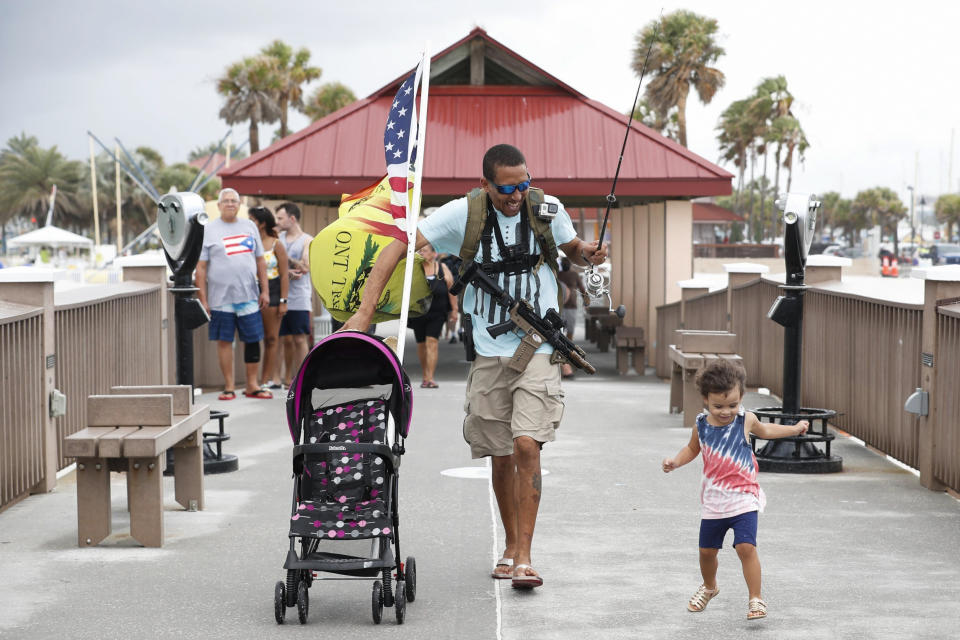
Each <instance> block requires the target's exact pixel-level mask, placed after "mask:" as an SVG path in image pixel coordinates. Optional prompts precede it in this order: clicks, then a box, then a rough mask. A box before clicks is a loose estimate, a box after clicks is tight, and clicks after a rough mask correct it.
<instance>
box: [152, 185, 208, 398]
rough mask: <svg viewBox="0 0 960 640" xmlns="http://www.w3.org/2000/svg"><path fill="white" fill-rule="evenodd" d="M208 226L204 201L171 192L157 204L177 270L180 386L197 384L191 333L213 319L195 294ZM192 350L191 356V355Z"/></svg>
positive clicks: (168, 253) (171, 262)
mask: <svg viewBox="0 0 960 640" xmlns="http://www.w3.org/2000/svg"><path fill="white" fill-rule="evenodd" d="M206 223H207V212H206V211H205V210H204V202H203V198H201V197H200V196H199V195H197V194H196V193H192V192H189V191H183V192H180V193H168V194H166V195H164V196H163V197H162V198H160V202H159V204H158V205H157V230H158V231H160V240H161V241H162V242H163V252H164V254H165V255H166V257H167V264H168V265H170V270H171V271H173V276H172V278H171V280H173V287H171V288H170V291H171V293H173V294H174V296H175V299H176V302H175V307H174V319H175V322H176V330H177V384H189V385H192V384H193V350H192V348H190V347H192V344H193V343H192V342H191V338H190V333H189V332H190V331H192V330H193V329H196V328H198V327H201V326H203V325H204V324H206V323H207V322H209V321H210V316H209V314H207V311H206V310H205V309H204V308H203V305H202V304H200V301H199V300H197V299H196V298H195V297H194V296H193V294H194V293H196V292H197V288H196V287H194V286H193V270H194V269H195V268H196V267H197V262H198V261H199V260H200V251H201V249H203V225H205V224H206ZM187 351H189V353H187Z"/></svg>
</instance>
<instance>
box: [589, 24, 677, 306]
mask: <svg viewBox="0 0 960 640" xmlns="http://www.w3.org/2000/svg"><path fill="white" fill-rule="evenodd" d="M662 21H663V10H662V9H661V10H660V19H659V20H657V25H656V27H655V28H654V31H653V37H652V38H650V46H649V47H647V55H646V57H644V59H643V67H642V68H641V69H640V82H638V83H637V93H636V95H634V96H633V106H632V107H631V108H630V114H629V116H628V118H627V130H626V132H625V133H624V134H623V145H622V146H621V147H620V158H619V159H618V160H617V170H616V172H614V174H613V184H612V185H611V186H610V193H609V194H608V195H607V210H606V211H605V212H604V214H603V224H602V225H601V226H600V235H599V236H597V238H598V239H597V246H598V247H600V246H602V245H603V236H604V235H605V234H606V232H607V221H608V220H609V218H610V208H611V207H612V206H613V204H614V203H615V202H616V201H617V196H616V191H617V180H618V179H619V178H620V167H621V166H622V165H623V154H624V152H625V151H626V149H627V138H628V137H629V136H630V129H631V127H632V126H633V114H634V112H635V111H636V110H637V101H638V100H639V99H640V87H641V86H643V76H644V75H646V73H647V63H648V62H650V52H651V51H652V50H653V45H654V43H655V42H656V41H657V35H659V33H660V23H661V22H662ZM585 279H586V283H585V284H584V288H586V290H587V293H588V294H589V295H590V296H591V297H592V298H602V297H604V296H606V297H607V302H608V303H609V307H610V311H611V312H613V313H616V314H617V315H618V316H619V317H621V318H623V317H624V315H626V308H625V307H624V306H623V305H620V306H619V307H617V309H616V311H614V309H613V299H612V298H611V296H610V277H609V276H604V275H603V274H602V273H600V272H598V271H597V267H596V265H594V264H593V263H591V264H590V266H589V267H587V271H586V274H585Z"/></svg>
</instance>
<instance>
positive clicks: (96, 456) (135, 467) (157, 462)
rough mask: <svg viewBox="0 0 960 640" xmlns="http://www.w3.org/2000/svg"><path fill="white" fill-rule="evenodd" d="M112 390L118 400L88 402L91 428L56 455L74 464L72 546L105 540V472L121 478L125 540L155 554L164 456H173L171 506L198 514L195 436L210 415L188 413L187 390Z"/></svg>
mask: <svg viewBox="0 0 960 640" xmlns="http://www.w3.org/2000/svg"><path fill="white" fill-rule="evenodd" d="M112 391H113V392H114V393H116V394H118V395H110V396H90V397H89V398H88V399H87V416H88V423H90V425H91V426H89V427H87V428H86V429H81V430H80V431H78V432H77V433H75V434H73V435H70V436H67V437H66V438H65V439H64V454H65V455H68V456H76V458H77V472H76V475H77V544H78V545H79V546H81V547H86V546H93V545H96V544H99V543H100V542H102V541H103V540H104V539H105V538H106V537H107V536H109V535H110V533H111V522H110V520H111V517H110V472H111V471H120V472H124V473H126V474H127V504H128V508H129V510H130V535H131V537H133V538H134V539H135V540H137V542H139V543H140V544H142V545H143V546H145V547H161V546H163V539H164V537H163V470H164V468H165V466H166V452H167V449H169V448H173V449H175V450H176V456H177V458H176V459H177V464H176V467H175V470H174V488H175V497H176V501H177V502H178V503H179V504H180V505H182V506H183V507H184V508H185V509H188V510H191V511H193V510H199V509H203V508H204V504H203V448H202V446H203V434H202V431H201V429H202V427H203V425H204V424H205V423H206V422H208V421H209V419H210V409H209V407H208V406H207V405H203V406H201V407H192V402H191V398H190V396H189V392H190V387H122V388H121V387H116V388H114V389H112ZM138 391H139V392H140V393H137V392H138ZM163 391H167V393H162V392H163ZM174 409H178V410H180V411H183V410H184V409H186V410H187V412H186V413H174ZM110 423H112V424H110Z"/></svg>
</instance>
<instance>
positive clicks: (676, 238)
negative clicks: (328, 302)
mask: <svg viewBox="0 0 960 640" xmlns="http://www.w3.org/2000/svg"><path fill="white" fill-rule="evenodd" d="M401 71H402V73H400V74H399V75H398V76H397V78H396V79H395V80H394V81H392V82H390V83H388V84H387V85H385V86H384V87H382V88H381V89H379V90H377V91H375V92H373V93H372V94H370V95H369V96H367V97H366V98H363V99H361V100H358V101H357V102H354V103H353V104H351V105H348V106H346V107H344V108H342V109H340V110H339V111H337V112H335V113H332V114H330V115H328V116H326V117H325V118H323V119H321V120H318V121H317V122H314V123H313V124H311V125H309V126H308V127H306V128H305V129H303V130H302V131H299V132H297V133H295V134H292V135H290V136H288V137H286V138H284V139H283V140H280V141H278V142H276V143H275V144H273V145H271V146H270V147H267V148H266V149H263V150H261V151H260V152H258V153H256V154H254V155H252V156H250V157H249V158H246V159H244V160H241V161H239V162H237V163H236V164H233V165H232V166H231V167H230V168H229V169H227V170H223V171H221V173H220V175H221V178H222V180H223V185H224V186H228V187H233V188H234V189H236V190H237V191H238V192H240V193H241V194H243V195H247V196H252V197H256V198H261V199H270V200H274V199H289V200H295V201H298V202H303V203H304V204H305V205H307V206H304V207H303V210H304V228H305V230H307V232H308V233H315V232H316V231H317V230H319V229H320V228H322V227H323V226H325V225H326V224H327V223H328V222H329V221H330V220H332V219H333V218H334V217H335V216H336V207H337V205H338V204H339V202H340V198H341V196H342V195H343V194H345V193H354V192H356V191H359V190H360V189H362V188H364V187H366V186H368V185H370V184H371V183H374V182H376V181H378V180H380V178H382V177H383V175H384V174H385V172H386V167H385V165H384V155H383V145H382V141H383V129H384V125H385V123H386V120H387V114H388V112H389V109H390V105H391V102H392V100H393V97H394V95H395V94H396V91H397V88H398V87H399V85H400V83H401V82H403V80H404V79H406V77H407V76H408V75H409V74H410V71H411V70H409V69H403V70H401ZM626 121H627V116H626V115H625V114H623V113H619V112H618V111H616V110H614V109H612V108H610V107H608V106H606V105H604V104H601V103H599V102H597V101H596V100H592V99H590V98H589V97H587V96H585V95H583V94H582V93H580V92H579V91H577V90H576V89H573V88H572V87H570V86H568V85H567V84H565V83H563V82H561V81H560V80H558V79H557V78H555V77H554V76H552V75H551V74H549V73H548V72H546V71H544V70H543V69H541V68H539V67H537V66H536V65H534V64H532V63H531V62H530V61H528V60H526V59H525V58H523V57H521V56H520V55H519V54H517V53H516V52H514V51H513V50H511V49H509V48H507V47H506V46H505V45H503V44H502V43H500V42H498V41H497V40H494V39H493V38H491V37H490V36H489V35H488V34H487V32H486V31H485V30H484V29H482V28H479V27H477V28H475V29H473V30H472V31H471V32H470V33H469V34H467V36H466V37H464V38H463V39H461V40H459V41H457V42H455V43H454V44H452V45H450V46H449V47H447V48H446V49H444V50H443V51H440V52H439V53H437V54H435V55H434V56H433V57H432V58H431V68H430V87H429V105H428V110H427V127H426V139H425V142H424V154H425V155H424V169H423V172H424V173H423V181H422V185H421V188H422V192H423V207H424V208H428V207H431V206H438V205H440V204H443V203H444V202H446V201H448V200H450V199H451V198H454V197H460V196H462V195H463V194H465V193H467V192H468V191H469V190H470V189H472V188H474V187H476V186H479V181H480V176H481V167H480V164H481V159H482V158H483V154H484V152H485V151H486V150H487V149H488V148H489V147H491V146H493V145H494V144H498V143H502V142H507V143H510V144H513V145H515V146H516V147H518V148H519V149H520V150H521V151H522V152H523V154H524V155H525V157H526V158H527V167H528V169H529V170H530V174H531V176H532V177H533V180H534V185H536V186H538V187H540V188H542V189H543V190H544V191H545V192H546V193H549V194H551V195H554V196H557V197H558V198H560V200H561V201H562V202H563V203H564V204H565V205H566V206H567V208H568V210H569V211H570V213H571V217H572V218H573V221H574V225H575V226H576V227H577V228H578V233H579V235H580V236H581V237H583V238H585V239H588V240H589V239H592V238H594V237H595V236H596V235H597V233H598V232H599V229H598V227H599V221H598V220H597V217H598V216H599V217H601V218H602V215H603V212H604V207H605V202H606V200H605V198H606V194H607V193H609V191H610V185H611V182H612V180H613V174H614V172H615V170H616V167H617V159H618V157H619V155H620V149H621V145H622V144H623V137H624V132H625V129H626ZM732 177H733V176H732V174H731V173H729V172H727V171H725V170H724V169H722V168H720V167H718V166H717V165H715V164H713V163H711V162H709V161H707V160H705V159H703V158H701V157H700V156H698V155H696V154H695V153H693V152H691V151H690V150H688V149H686V148H684V147H682V146H681V145H679V144H677V143H676V142H674V141H672V140H670V139H668V138H666V137H664V136H662V135H660V134H658V133H657V132H655V131H653V130H651V129H649V128H647V127H645V126H643V125H641V124H639V123H637V122H634V123H633V124H632V129H631V132H630V136H629V139H628V142H627V147H626V151H625V153H624V158H623V164H622V166H621V169H620V176H619V179H618V181H617V187H616V195H617V200H618V203H617V208H615V209H613V210H612V211H611V214H610V223H609V225H608V227H607V228H608V232H609V235H608V238H609V240H610V242H611V262H612V291H613V294H614V299H615V300H616V302H615V304H620V303H622V304H624V305H625V306H626V307H627V309H628V312H627V317H626V318H625V320H624V324H625V325H627V326H638V327H643V328H644V329H645V330H646V335H647V336H648V338H647V340H648V343H649V342H650V340H651V338H652V336H655V335H656V333H655V318H656V312H655V307H656V306H657V305H661V304H664V303H666V302H672V301H674V300H678V299H679V298H680V289H679V287H678V286H677V285H676V283H677V282H678V281H680V280H685V279H688V278H690V277H691V275H692V268H693V253H692V251H693V250H692V231H693V217H692V209H691V203H690V199H692V198H696V197H702V196H716V195H727V194H729V193H731V179H732ZM647 352H648V353H651V352H652V350H651V349H647Z"/></svg>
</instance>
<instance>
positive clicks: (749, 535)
mask: <svg viewBox="0 0 960 640" xmlns="http://www.w3.org/2000/svg"><path fill="white" fill-rule="evenodd" d="M729 529H733V546H734V547H736V546H737V545H738V544H740V543H741V542H747V543H749V544H752V545H753V546H757V512H756V511H747V512H746V513H741V514H740V515H738V516H731V517H729V518H717V519H711V518H703V519H702V520H700V548H701V549H722V548H723V537H724V536H725V535H727V531H728V530H729Z"/></svg>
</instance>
